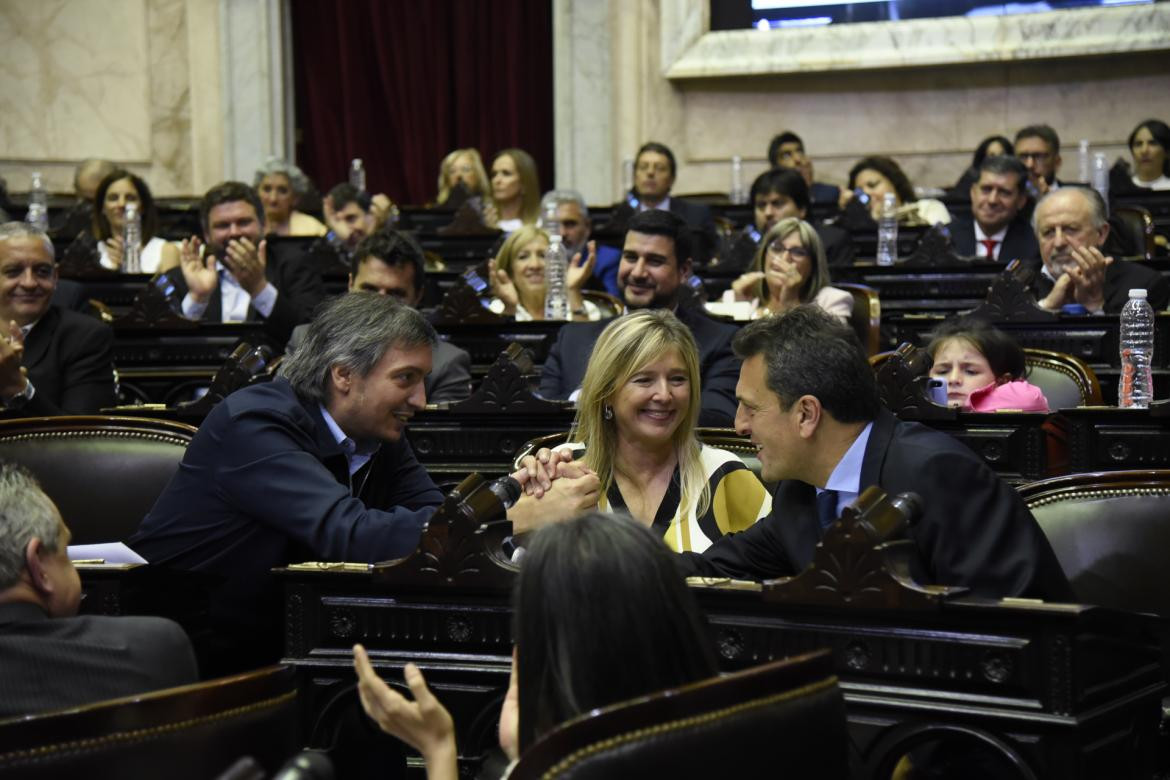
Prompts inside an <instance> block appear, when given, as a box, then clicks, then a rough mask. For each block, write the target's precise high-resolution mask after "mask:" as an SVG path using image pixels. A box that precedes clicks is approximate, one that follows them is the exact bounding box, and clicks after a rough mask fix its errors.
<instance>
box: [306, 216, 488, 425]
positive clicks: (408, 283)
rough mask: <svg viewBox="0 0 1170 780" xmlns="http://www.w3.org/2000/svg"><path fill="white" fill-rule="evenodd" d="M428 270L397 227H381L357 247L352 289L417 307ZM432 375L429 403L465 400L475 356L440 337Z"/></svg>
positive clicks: (428, 385) (428, 381)
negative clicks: (393, 228)
mask: <svg viewBox="0 0 1170 780" xmlns="http://www.w3.org/2000/svg"><path fill="white" fill-rule="evenodd" d="M425 280H426V271H425V268H424V266H423V252H422V249H421V248H420V247H419V245H418V244H417V243H415V242H414V240H413V239H411V238H410V236H408V235H407V234H405V233H401V232H399V231H397V230H381V231H378V232H377V233H374V234H373V235H370V236H366V237H365V238H363V239H362V240H361V241H360V242H358V244H357V246H356V247H355V248H354V251H353V256H352V258H351V260H350V272H349V291H350V292H359V291H361V292H374V293H378V294H379V295H389V296H391V297H392V298H395V299H397V300H398V301H399V302H400V303H405V304H406V305H407V306H411V307H414V308H418V304H419V302H421V301H422V297H423V290H424V282H425ZM308 328H309V326H308V325H299V326H297V327H296V328H295V329H294V330H293V333H292V337H291V338H290V339H289V341H288V346H287V347H286V348H285V354H289V355H291V354H292V353H293V352H295V351H296V349H297V347H298V346H300V344H301V341H302V340H303V339H304V337H305V333H306V332H307V331H308ZM431 360H432V368H431V373H429V374H427V377H426V379H425V380H424V388H425V390H426V396H427V401H430V402H432V403H438V402H441V401H462V400H463V399H464V398H467V397H468V396H469V395H471V356H470V355H468V354H467V352H466V351H464V350H462V349H460V348H459V347H457V346H455V345H454V344H452V343H450V342H448V341H443V340H442V339H440V340H439V342H438V343H437V344H436V345H435V347H434V350H433V352H432V358H431Z"/></svg>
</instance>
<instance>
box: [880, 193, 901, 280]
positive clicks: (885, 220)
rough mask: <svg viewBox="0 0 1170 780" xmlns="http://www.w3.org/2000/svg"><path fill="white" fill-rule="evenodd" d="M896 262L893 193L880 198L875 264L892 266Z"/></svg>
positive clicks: (896, 242)
mask: <svg viewBox="0 0 1170 780" xmlns="http://www.w3.org/2000/svg"><path fill="white" fill-rule="evenodd" d="M897 260H898V203H897V201H896V200H895V199H894V193H892V192H887V193H886V194H885V197H884V198H882V215H881V219H879V220H878V244H877V264H878V265H893V264H894V263H896V262H897Z"/></svg>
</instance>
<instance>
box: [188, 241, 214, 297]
mask: <svg viewBox="0 0 1170 780" xmlns="http://www.w3.org/2000/svg"><path fill="white" fill-rule="evenodd" d="M179 268H181V269H182V271H183V281H185V282H186V283H187V291H188V292H189V293H190V294H191V297H192V298H194V299H195V300H196V301H198V302H199V303H207V301H208V300H209V299H210V298H211V294H212V293H213V292H215V291H216V289H217V288H218V287H219V272H218V271H217V270H216V268H215V257H213V256H211V255H208V256H204V254H203V242H202V241H200V240H199V239H198V238H196V237H195V236H191V238H188V239H184V241H183V242H182V243H181V244H179Z"/></svg>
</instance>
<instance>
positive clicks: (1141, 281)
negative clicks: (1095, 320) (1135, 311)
mask: <svg viewBox="0 0 1170 780" xmlns="http://www.w3.org/2000/svg"><path fill="white" fill-rule="evenodd" d="M1032 222H1033V227H1034V228H1035V230H1036V240H1037V241H1038V242H1039V243H1040V256H1041V259H1042V263H1041V266H1040V267H1039V268H1038V269H1037V270H1038V271H1039V272H1038V273H1037V274H1036V275H1035V277H1034V279H1033V281H1032V288H1033V292H1034V293H1035V294H1036V298H1037V301H1038V302H1039V304H1040V306H1041V307H1042V308H1045V309H1049V310H1051V311H1059V310H1060V309H1061V307H1063V306H1066V305H1069V304H1080V305H1081V306H1084V307H1085V309H1086V310H1087V311H1088V313H1089V314H1103V313H1108V314H1116V313H1118V312H1120V311H1121V308H1122V307H1123V306H1124V305H1125V303H1126V301H1128V300H1129V291H1130V290H1131V289H1134V288H1142V289H1145V290H1146V292H1147V294H1148V298H1149V301H1150V305H1151V306H1152V307H1154V311H1162V310H1163V309H1165V308H1166V304H1167V303H1168V302H1170V281H1168V280H1167V279H1166V278H1165V277H1164V276H1162V275H1161V274H1160V273H1158V272H1157V271H1154V270H1152V269H1150V268H1147V267H1146V266H1144V265H1142V264H1140V263H1138V262H1135V261H1123V260H1120V259H1117V258H1113V257H1106V256H1105V255H1104V254H1102V252H1101V246H1102V245H1104V243H1105V239H1106V238H1107V237H1108V236H1109V222H1108V218H1107V216H1106V209H1105V202H1104V201H1103V200H1102V199H1101V196H1100V195H1098V194H1097V192H1096V191H1095V190H1091V189H1088V188H1086V187H1070V186H1065V187H1061V188H1060V189H1058V190H1054V191H1052V192H1049V193H1048V194H1047V195H1045V196H1044V197H1043V198H1041V199H1040V202H1039V203H1037V204H1036V211H1035V213H1034V214H1033V217H1032Z"/></svg>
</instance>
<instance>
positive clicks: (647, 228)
mask: <svg viewBox="0 0 1170 780" xmlns="http://www.w3.org/2000/svg"><path fill="white" fill-rule="evenodd" d="M691 251H692V250H691V241H690V231H688V230H687V229H686V225H684V224H683V222H682V220H680V219H679V218H678V217H676V216H675V215H673V214H671V213H670V212H668V211H662V210H659V209H652V210H650V211H643V212H641V213H639V214H635V215H634V217H633V218H632V219H631V220H630V223H629V229H628V231H627V232H626V238H625V243H624V245H623V247H622V257H621V261H620V265H619V267H618V275H617V281H618V287H619V288H620V289H621V293H622V299H623V301H624V302H625V304H626V307H627V309H647V308H662V309H672V310H674V312H675V314H676V315H677V316H678V318H679V319H680V320H681V321H682V322H683V323H685V324H686V325H687V326H688V327H689V328H690V329H691V332H692V333H693V334H694V336H695V342H696V343H697V344H698V347H699V370H700V373H701V374H702V394H703V401H702V404H703V405H702V412H701V413H700V415H699V424H700V425H710V426H728V425H731V422H732V419H733V418H734V416H735V380H736V377H737V376H738V375H739V361H738V360H737V359H736V357H735V355H734V354H733V353H732V351H731V339H732V337H733V336H734V335H735V331H736V329H735V326H733V325H728V324H725V323H722V322H717V321H715V320H713V319H711V318H710V317H708V316H707V315H706V314H705V313H704V312H703V311H702V310H700V309H695V308H690V307H686V306H680V305H679V289H680V287H681V286H682V285H683V284H684V283H685V281H686V278H687V276H689V275H690V272H691ZM609 322H610V321H609V320H601V321H598V322H571V323H567V324H566V325H564V326H563V327H562V328H561V330H560V332H559V333H558V334H557V341H556V343H555V344H553V347H552V350H551V351H550V352H549V355H548V358H547V359H546V360H545V363H544V369H543V371H542V373H541V378H540V392H541V394H542V395H543V396H545V397H546V398H570V397H572V396H574V394H575V392H576V391H577V389H578V388H580V387H581V380H582V378H583V377H584V376H585V367H586V365H587V364H588V362H589V355H590V353H592V352H593V344H594V342H596V341H597V337H598V336H600V335H601V331H602V330H604V329H605V326H606V325H608V324H609Z"/></svg>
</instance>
